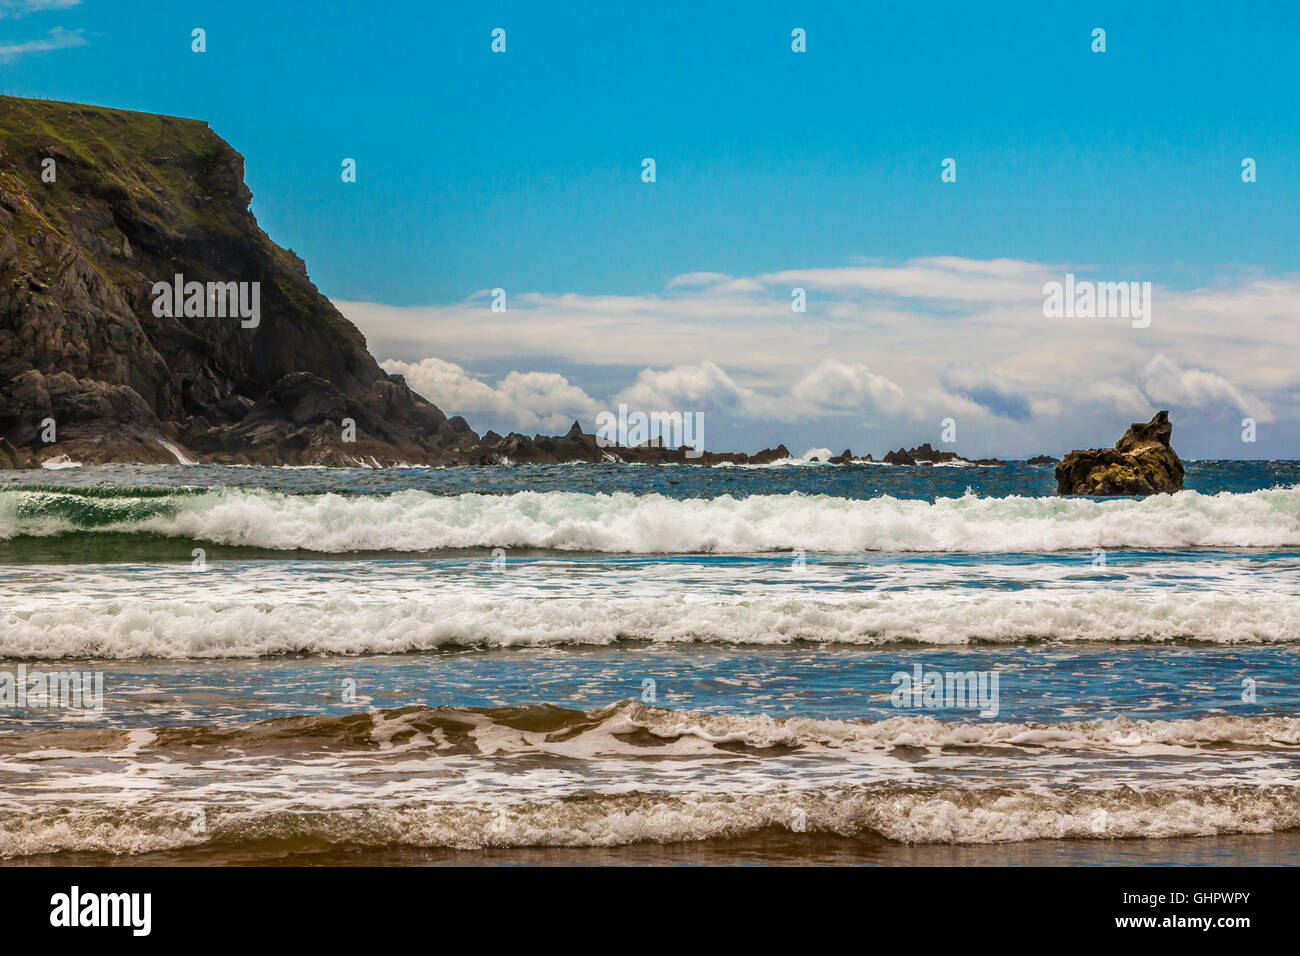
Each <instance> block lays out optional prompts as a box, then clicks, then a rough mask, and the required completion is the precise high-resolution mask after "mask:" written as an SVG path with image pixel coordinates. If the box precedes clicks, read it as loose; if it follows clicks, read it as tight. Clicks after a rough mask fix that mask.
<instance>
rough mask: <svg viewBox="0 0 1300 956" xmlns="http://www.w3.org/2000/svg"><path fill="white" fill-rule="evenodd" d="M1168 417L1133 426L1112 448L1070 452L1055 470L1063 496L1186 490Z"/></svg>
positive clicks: (1159, 415) (1158, 416) (1164, 413)
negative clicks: (1173, 445) (1171, 443)
mask: <svg viewBox="0 0 1300 956" xmlns="http://www.w3.org/2000/svg"><path fill="white" fill-rule="evenodd" d="M1173 431H1174V426H1173V424H1172V423H1171V422H1170V421H1169V413H1168V412H1167V411H1162V412H1157V413H1156V414H1155V417H1154V418H1152V419H1151V421H1149V422H1146V423H1145V424H1143V423H1141V422H1135V423H1133V424H1132V425H1130V426H1129V429H1128V431H1126V432H1125V433H1124V436H1123V437H1122V438H1120V440H1119V441H1117V442H1116V443H1115V447H1114V448H1089V449H1085V450H1083V451H1072V452H1070V453H1069V454H1068V455H1066V456H1065V458H1064V459H1063V460H1062V461H1061V463H1060V464H1059V465H1057V466H1056V493H1057V494H1059V495H1154V494H1161V493H1164V492H1170V493H1172V492H1175V491H1182V490H1183V463H1182V461H1181V460H1179V458H1178V455H1177V453H1176V452H1175V451H1174V449H1173V447H1172V446H1171V445H1170V444H1169V440H1170V438H1171V437H1172V435H1173Z"/></svg>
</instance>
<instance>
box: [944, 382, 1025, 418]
mask: <svg viewBox="0 0 1300 956" xmlns="http://www.w3.org/2000/svg"><path fill="white" fill-rule="evenodd" d="M942 382H943V386H944V388H946V389H947V390H948V391H949V392H951V393H953V394H955V395H960V396H961V397H962V398H965V399H967V400H968V401H971V402H974V403H975V404H976V405H978V406H980V407H981V408H984V409H986V410H987V411H989V412H990V413H991V414H993V415H996V416H997V417H998V418H1006V419H1009V420H1010V421H1016V422H1027V421H1029V419H1030V418H1032V417H1033V409H1032V406H1031V401H1030V398H1029V396H1027V395H1025V394H1024V393H1023V392H1021V391H1020V389H1019V388H1018V387H1017V386H1015V385H1014V384H1012V383H1011V382H1010V381H1008V380H1007V379H1006V378H1005V377H1004V376H1001V375H998V374H996V373H995V372H990V371H988V370H986V369H980V370H976V369H950V370H948V371H947V372H945V373H944V374H943V377H942Z"/></svg>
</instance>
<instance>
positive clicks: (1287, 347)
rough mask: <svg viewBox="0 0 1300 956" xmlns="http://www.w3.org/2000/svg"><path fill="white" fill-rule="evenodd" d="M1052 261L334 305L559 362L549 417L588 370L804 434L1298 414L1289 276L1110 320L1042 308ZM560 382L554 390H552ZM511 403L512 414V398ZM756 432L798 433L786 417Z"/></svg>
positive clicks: (1168, 297)
mask: <svg viewBox="0 0 1300 956" xmlns="http://www.w3.org/2000/svg"><path fill="white" fill-rule="evenodd" d="M1066 271H1073V272H1075V274H1076V275H1078V276H1080V277H1081V278H1082V277H1084V274H1085V272H1086V271H1087V270H1086V269H1085V268H1084V267H1081V266H1063V265H1051V264H1045V263H1035V262H1024V261H1019V260H1011V259H997V260H966V259H958V258H954V257H933V258H920V259H913V260H909V261H906V262H902V263H899V264H893V265H890V264H880V263H869V262H864V263H858V264H853V265H848V266H844V267H838V268H823V269H799V270H788V271H779V272H771V273H765V274H761V275H757V276H751V277H744V276H741V277H736V276H729V275H727V274H724V273H719V272H695V273H686V274H684V275H679V276H677V277H675V278H673V279H671V280H670V281H669V282H668V283H667V285H666V287H665V288H664V289H663V290H661V291H659V292H657V293H649V294H641V295H577V294H570V293H566V294H553V293H543V292H530V291H519V292H512V293H511V294H510V299H509V309H508V310H507V311H506V312H503V313H494V312H492V311H491V310H490V308H489V301H488V299H487V298H486V296H484V295H481V294H476V295H474V296H471V297H469V298H467V299H466V300H464V301H461V302H456V303H450V304H446V305H438V306H427V307H411V308H401V307H395V306H387V305H379V304H375V303H365V302H337V303H335V304H336V305H337V306H338V307H339V308H340V309H341V310H342V311H343V313H344V314H345V315H347V316H348V317H349V318H351V319H352V320H353V321H354V322H356V323H357V325H358V326H360V327H361V329H362V331H363V332H365V333H366V336H367V338H368V339H369V341H370V342H371V344H372V347H373V348H374V349H375V350H376V352H378V353H380V354H387V355H391V356H393V357H394V358H396V359H400V360H402V361H405V362H409V363H417V364H419V363H421V361H422V360H424V359H425V358H426V357H427V356H429V355H437V356H440V357H442V358H443V359H445V360H448V361H449V362H456V363H459V366H460V367H462V369H463V368H472V367H474V366H475V365H477V364H480V363H491V364H492V365H493V366H494V367H501V366H503V365H504V366H506V367H515V368H532V369H552V370H554V369H558V368H562V369H563V370H564V372H565V374H566V375H567V378H565V377H563V376H557V378H556V379H555V380H554V381H547V382H538V383H537V391H538V393H539V396H540V398H539V399H538V400H539V401H540V400H541V398H545V399H546V402H543V403H542V404H540V405H539V406H538V408H539V409H540V410H539V411H538V412H537V415H538V417H539V418H544V419H547V420H551V421H554V420H556V417H555V416H557V415H561V414H562V415H564V416H567V415H569V413H570V412H574V413H581V412H582V410H583V408H592V407H595V404H596V403H595V401H594V400H593V399H591V398H590V396H589V394H588V393H591V394H596V390H595V389H594V388H593V387H592V386H591V385H590V382H592V381H599V382H600V383H601V384H600V394H599V397H600V398H602V399H605V400H606V401H607V402H609V403H617V401H620V400H624V401H628V402H629V404H633V405H635V406H637V407H643V408H646V409H661V410H712V411H715V412H725V414H726V416H728V417H730V418H731V419H732V421H733V423H734V422H736V421H738V420H740V419H748V420H751V421H755V422H763V423H776V422H785V423H793V422H796V421H797V422H799V423H800V424H799V427H800V428H803V427H808V428H813V427H815V425H816V420H818V419H821V418H825V419H827V422H828V424H827V426H826V428H825V429H824V430H823V431H821V432H819V433H818V436H821V437H817V436H814V435H812V434H811V433H809V435H808V437H809V439H811V441H812V442H814V443H817V444H821V443H824V442H826V441H827V440H828V439H829V440H838V432H839V430H840V429H842V428H843V429H847V428H849V427H850V426H851V424H852V425H853V427H856V426H857V425H861V426H862V427H864V428H872V429H877V428H889V427H894V428H895V431H896V432H898V433H904V432H907V431H909V430H910V431H911V432H913V433H914V432H915V430H916V427H917V425H918V424H920V425H923V426H924V425H925V422H927V421H931V420H933V422H935V423H937V421H938V420H939V419H940V418H943V417H947V416H952V417H956V418H958V419H959V421H960V422H961V425H962V431H961V434H962V435H965V436H971V435H980V434H984V435H989V436H994V437H996V438H997V440H998V441H999V442H1004V441H1006V440H1008V439H1009V438H1010V439H1013V440H1016V441H1023V442H1025V443H1026V444H1029V443H1031V442H1032V444H1033V446H1034V447H1032V448H1031V449H1029V450H1031V451H1034V452H1037V451H1042V450H1044V449H1045V448H1056V447H1057V444H1058V443H1066V442H1072V441H1074V440H1075V439H1076V438H1079V437H1080V435H1081V434H1087V435H1088V436H1089V437H1090V439H1091V440H1095V438H1096V435H1097V434H1098V433H1099V432H1100V433H1101V434H1107V433H1108V432H1109V430H1110V429H1112V428H1114V427H1116V426H1117V425H1118V426H1122V425H1124V424H1127V423H1128V422H1129V421H1134V420H1137V419H1138V418H1140V417H1144V416H1149V415H1150V412H1151V411H1152V410H1153V408H1163V407H1173V408H1175V409H1187V410H1191V411H1197V410H1201V411H1207V412H1212V411H1213V410H1214V409H1215V408H1216V406H1217V407H1228V408H1232V409H1234V410H1235V411H1239V412H1241V413H1242V414H1243V415H1246V414H1249V415H1252V416H1253V417H1255V418H1256V419H1257V420H1259V421H1261V422H1265V421H1272V420H1284V421H1288V422H1291V427H1295V428H1297V429H1300V335H1296V333H1295V329H1296V327H1297V323H1298V322H1300V275H1282V276H1271V277H1270V276H1264V277H1262V276H1258V275H1247V276H1242V277H1239V278H1237V279H1236V280H1234V281H1226V282H1223V283H1221V284H1219V285H1217V286H1215V287H1213V288H1201V289H1190V290H1176V289H1171V288H1166V287H1163V286H1160V285H1156V286H1155V287H1154V290H1153V293H1154V297H1155V310H1154V319H1153V322H1152V324H1151V326H1150V327H1149V328H1146V329H1134V328H1132V326H1131V323H1130V322H1128V321H1127V320H1122V319H1120V320H1115V319H1100V318H1098V319H1084V318H1078V319H1067V318H1057V319H1051V318H1046V317H1045V316H1044V315H1043V309H1042V302H1043V294H1042V287H1043V283H1044V282H1045V281H1048V280H1050V279H1053V278H1055V279H1060V278H1061V277H1062V276H1063V275H1064V273H1065V272H1066ZM1088 277H1089V278H1093V279H1098V280H1107V279H1127V280H1130V281H1133V280H1138V279H1141V278H1142V277H1141V276H1133V275H1097V274H1095V273H1094V274H1093V275H1090V276H1088ZM794 286H802V287H803V288H805V289H807V290H808V311H807V312H806V313H793V312H792V311H791V308H790V301H791V300H790V290H791V288H793V287H794ZM1153 357H1154V358H1153ZM587 368H591V369H598V370H599V371H598V372H591V373H587V372H584V369H587ZM519 374H521V375H523V374H525V373H519ZM526 374H529V375H538V374H542V373H537V372H534V373H526ZM587 374H590V375H591V378H590V379H589V378H587V377H586V375H587ZM466 377H467V379H468V382H462V383H461V385H460V390H461V391H460V392H455V391H453V392H451V394H455V395H460V394H461V393H462V392H463V393H464V395H465V397H464V398H462V399H460V400H461V403H462V404H461V407H462V408H464V409H469V410H470V411H473V410H474V406H471V404H470V403H469V399H470V398H473V397H474V396H475V395H478V396H480V397H479V398H477V399H476V401H477V402H478V406H477V407H482V408H484V409H485V410H492V409H495V410H496V413H497V414H505V413H506V410H507V407H508V406H509V405H510V403H509V402H508V401H507V398H506V394H505V391H504V390H503V389H504V386H505V381H504V380H503V381H502V382H501V383H498V384H497V385H487V384H486V383H484V382H482V381H479V380H477V379H476V378H474V377H473V376H466ZM529 381H532V380H529ZM512 384H519V385H522V382H521V383H512ZM620 385H621V387H622V391H621V392H620V391H618V390H619V388H620ZM442 386H443V387H444V388H449V387H450V384H449V383H446V382H443V383H442ZM565 389H571V390H572V392H571V393H567V394H568V399H567V402H564V403H559V402H557V401H556V399H558V397H559V396H562V395H565V394H566V393H565ZM584 389H585V390H586V391H584ZM606 389H609V390H610V391H611V392H613V393H614V394H612V395H611V394H607V393H606V391H605V390H606ZM480 390H483V391H486V392H488V393H491V394H492V395H493V396H495V397H493V398H491V399H489V398H486V397H482V391H480ZM514 391H516V392H520V393H521V394H522V393H523V392H524V391H525V390H521V389H518V388H516V389H514ZM429 397H430V398H431V399H432V400H435V401H439V400H438V399H437V397H436V396H434V395H430V396H429ZM583 398H585V399H586V401H585V402H584V401H583V400H582V399H583ZM548 403H549V404H548ZM440 404H443V402H440ZM561 404H564V405H565V406H566V407H564V408H563V409H562V410H561V408H560V407H559V405H561ZM602 407H609V406H608V405H606V406H602ZM466 414H467V415H468V414H469V413H468V412H466ZM510 414H513V415H515V416H516V417H521V418H524V419H526V418H527V411H526V410H525V409H515V410H514V411H511V412H510ZM578 417H581V415H580V414H579V415H578ZM570 420H571V419H570ZM471 422H472V423H473V424H475V426H476V427H479V420H478V419H475V418H471ZM835 422H838V423H839V424H838V425H834V423H835ZM891 423H892V424H891ZM566 424H567V422H566ZM832 426H833V427H832ZM764 427H765V428H766V427H767V426H766V425H765V426H764ZM926 427H929V426H926ZM935 427H937V425H936V426H935ZM1180 427H1181V421H1180ZM764 434H765V435H767V436H769V437H770V438H771V439H772V441H776V440H785V439H786V438H787V437H788V438H789V439H790V440H791V441H802V439H801V437H800V435H799V434H797V432H796V433H793V434H792V429H790V428H778V427H775V426H773V427H770V428H767V430H766V431H765V432H764ZM878 434H880V432H879V431H872V432H870V434H869V436H868V440H872V441H874V440H876V438H875V437H871V436H876V435H878ZM831 435H835V438H834V439H831ZM846 437H848V436H846ZM853 440H854V441H855V442H858V441H860V439H858V438H855V439H853ZM909 440H910V439H909ZM989 440H990V441H992V440H993V438H992V437H991V438H990V439H989ZM1004 450H1005V448H1003V447H1001V446H999V447H996V448H991V449H989V451H990V452H995V451H1004ZM1058 450H1059V449H1058Z"/></svg>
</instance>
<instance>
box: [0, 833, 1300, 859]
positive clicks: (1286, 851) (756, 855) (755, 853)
mask: <svg viewBox="0 0 1300 956" xmlns="http://www.w3.org/2000/svg"><path fill="white" fill-rule="evenodd" d="M3 862H4V864H6V865H9V866H15V865H18V866H753V865H767V866H930V867H958V866H1288V865H1291V866H1295V865H1300V831H1287V832H1284V833H1268V834H1241V835H1232V836H1206V837H1184V838H1177V839H1168V840H1031V841H1026V842H1023V843H998V844H972V845H960V846H953V845H934V844H931V845H921V846H907V845H902V844H895V843H890V842H887V841H884V840H879V839H875V840H873V839H870V838H863V839H853V838H846V837H838V836H833V835H820V834H806V835H805V834H792V833H789V832H788V831H785V832H770V833H761V834H756V835H754V836H750V837H746V838H744V839H739V840H703V841H699V842H693V843H674V844H667V845H661V844H654V843H644V844H633V845H630V846H617V847H583V848H568V847H511V848H503V849H487V850H452V849H445V848H430V849H417V848H412V847H382V848H375V847H362V846H356V847H339V846H331V845H325V844H323V843H319V842H316V841H286V840H276V841H266V842H261V843H250V844H243V845H239V846H220V845H216V846H213V845H207V846H202V847H196V848H193V849H187V850H178V851H169V852H166V853H150V854H142V855H138V856H114V855H109V854H92V853H61V854H50V855H44V856H36V857H26V858H23V859H18V860H8V861H3Z"/></svg>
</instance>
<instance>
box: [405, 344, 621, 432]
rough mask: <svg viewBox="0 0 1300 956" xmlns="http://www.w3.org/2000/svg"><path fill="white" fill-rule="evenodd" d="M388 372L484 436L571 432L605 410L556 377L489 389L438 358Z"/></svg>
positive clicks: (538, 376)
mask: <svg viewBox="0 0 1300 956" xmlns="http://www.w3.org/2000/svg"><path fill="white" fill-rule="evenodd" d="M383 366H384V368H385V370H386V371H388V372H393V373H397V374H399V375H402V376H404V377H405V378H406V381H407V384H409V385H410V386H411V388H413V389H414V390H415V391H416V392H418V393H419V394H420V395H423V396H424V397H425V398H427V399H428V400H429V401H431V402H433V403H434V404H435V405H437V406H438V407H439V408H441V409H442V410H443V411H444V412H445V413H446V414H448V415H464V416H465V417H466V419H467V420H468V421H469V422H470V423H471V425H473V426H474V427H475V428H476V429H477V430H478V431H480V432H481V431H485V430H486V429H487V428H489V427H499V428H507V429H512V428H521V429H524V430H529V431H531V430H535V429H541V430H543V431H546V432H555V431H565V430H567V429H568V427H569V425H570V424H572V423H573V422H574V421H575V420H579V419H586V420H588V421H590V420H591V419H592V418H594V416H595V415H596V413H597V412H598V411H599V410H600V409H601V408H602V407H603V406H601V405H600V404H599V403H597V402H596V401H595V400H594V399H593V398H592V397H591V396H590V395H588V394H587V393H586V392H584V391H583V390H582V389H581V388H579V387H578V386H576V385H573V384H571V383H570V382H569V380H568V379H566V378H565V377H564V376H563V375H558V374H556V373H554V372H511V373H510V374H509V375H507V376H506V377H505V378H503V379H502V380H501V381H500V382H498V383H497V384H496V385H488V384H487V383H486V382H483V381H481V380H479V379H477V378H475V377H474V376H472V375H471V374H470V373H469V372H467V371H465V369H463V368H461V367H460V366H459V365H456V364H454V363H452V362H444V361H443V360H441V359H436V358H426V359H424V360H423V361H421V362H417V363H408V362H398V361H388V362H384V363H383ZM484 422H487V424H484Z"/></svg>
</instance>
